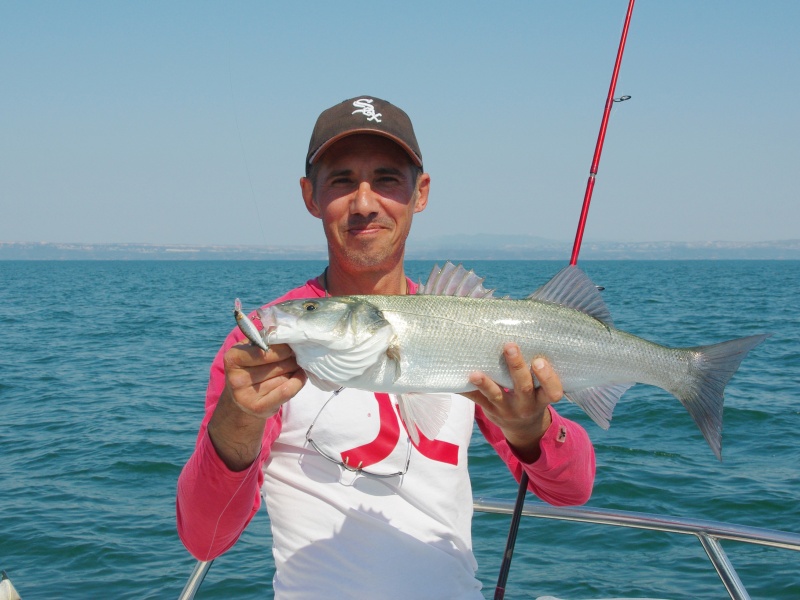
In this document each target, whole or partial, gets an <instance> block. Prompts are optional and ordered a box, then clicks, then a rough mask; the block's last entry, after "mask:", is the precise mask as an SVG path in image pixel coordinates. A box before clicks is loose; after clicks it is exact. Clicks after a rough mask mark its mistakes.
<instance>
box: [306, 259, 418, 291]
mask: <svg viewBox="0 0 800 600" xmlns="http://www.w3.org/2000/svg"><path fill="white" fill-rule="evenodd" d="M319 282H320V285H321V286H322V287H323V288H324V289H325V291H326V293H327V294H328V295H330V296H350V295H369V294H383V295H403V294H407V293H408V281H407V280H406V275H405V271H404V270H403V263H402V261H401V262H399V263H398V264H397V265H396V266H395V267H394V268H392V269H391V270H389V271H385V270H380V271H379V270H375V271H371V270H364V271H358V272H350V271H346V270H343V269H341V268H338V266H337V265H336V264H335V263H333V262H332V263H331V264H330V265H329V266H328V267H327V268H326V269H325V271H324V272H323V274H322V275H320V277H319Z"/></svg>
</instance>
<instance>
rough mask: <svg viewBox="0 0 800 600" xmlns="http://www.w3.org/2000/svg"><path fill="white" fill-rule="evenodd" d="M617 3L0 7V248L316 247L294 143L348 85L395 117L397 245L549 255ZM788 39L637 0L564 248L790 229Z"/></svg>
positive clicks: (788, 25) (577, 179) (582, 148)
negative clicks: (405, 125) (466, 242)
mask: <svg viewBox="0 0 800 600" xmlns="http://www.w3.org/2000/svg"><path fill="white" fill-rule="evenodd" d="M626 7H627V1H626V0H614V1H612V0H604V1H600V0H593V1H579V0H557V1H556V0H553V1H548V2H543V1H533V0H531V1H525V2H522V1H521V2H492V3H489V2H465V1H461V2H455V1H453V2H433V1H427V2H426V1H405V2H382V1H378V0H376V1H373V2H355V3H340V2H282V3H278V2H230V3H228V2H191V3H190V2H160V1H159V2H148V1H139V2H80V1H76V2H35V1H33V2H10V1H7V0H0V90H2V92H1V93H0V211H2V212H0V214H1V215H2V216H1V217H0V241H14V240H15V241H49V242H144V243H175V244H177V243H185V244H313V243H317V242H319V241H320V240H321V239H322V231H321V227H320V225H319V222H318V221H317V220H315V219H314V218H312V217H311V216H309V215H308V214H307V213H306V212H305V209H304V208H303V206H302V202H301V199H300V194H299V186H298V183H297V181H298V179H299V177H300V176H301V175H302V172H303V159H304V156H305V152H306V148H307V145H308V138H309V135H310V133H311V128H312V126H313V123H314V120H315V119H316V117H317V115H318V113H319V112H320V111H321V110H323V109H325V108H327V107H328V106H330V105H332V104H334V103H336V102H339V101H341V100H344V99H345V98H349V97H352V96H355V95H359V94H369V95H376V96H378V97H382V98H385V99H387V100H390V101H391V102H394V103H395V104H398V105H399V106H401V107H402V108H404V109H405V110H406V111H407V112H408V113H409V114H410V115H411V117H412V119H413V121H414V124H415V128H416V130H417V136H418V138H419V141H420V145H421V148H422V153H423V158H424V160H425V167H426V170H427V171H429V172H430V173H431V176H432V188H431V198H430V204H429V207H428V209H427V210H426V211H425V212H423V213H421V214H420V215H418V216H417V218H416V221H415V224H414V233H413V236H417V237H419V238H422V237H426V238H430V237H433V236H436V235H439V234H465V233H468V234H481V233H487V234H501V233H513V234H526V233H527V234H533V235H538V236H541V237H546V238H551V239H557V240H565V241H570V240H572V238H573V236H574V232H575V225H576V223H577V219H578V215H579V211H580V205H581V201H582V198H583V192H584V188H585V185H586V178H587V175H588V170H589V165H590V163H591V157H592V152H593V150H594V145H595V141H596V138H597V132H598V128H599V124H600V118H601V116H602V112H603V106H604V102H605V97H606V94H607V92H608V84H609V80H610V76H611V70H612V67H613V62H614V57H615V55H616V50H617V45H618V42H619V35H620V32H621V29H622V23H623V19H624V15H625V10H626ZM799 26H800V2H796V1H795V0H783V1H777V0H775V1H765V2H754V1H748V2H740V1H735V0H727V1H721V0H720V1H710V0H703V1H702V2H699V1H697V0H673V1H666V0H657V1H656V0H638V2H637V5H636V8H635V10H634V14H633V21H632V24H631V29H630V34H629V38H628V45H627V48H626V52H625V58H624V61H623V64H622V70H621V73H620V79H619V83H618V86H617V94H616V95H618V96H619V95H622V94H628V95H631V96H632V99H631V100H630V101H628V102H625V103H622V104H617V105H615V108H614V110H613V111H612V115H611V122H610V125H609V131H608V137H607V141H606V145H605V149H604V152H603V157H602V161H601V163H600V171H599V176H598V180H597V185H596V188H595V193H594V200H593V203H592V210H591V212H590V215H589V222H588V226H587V230H586V237H585V239H586V240H609V241H662V240H672V241H701V240H732V241H765V240H779V239H790V238H800V198H798V193H797V191H796V189H797V187H796V186H797V177H796V174H797V172H798V163H800V116H798V106H800V43H798V41H797V30H798V27H799ZM412 241H413V238H412Z"/></svg>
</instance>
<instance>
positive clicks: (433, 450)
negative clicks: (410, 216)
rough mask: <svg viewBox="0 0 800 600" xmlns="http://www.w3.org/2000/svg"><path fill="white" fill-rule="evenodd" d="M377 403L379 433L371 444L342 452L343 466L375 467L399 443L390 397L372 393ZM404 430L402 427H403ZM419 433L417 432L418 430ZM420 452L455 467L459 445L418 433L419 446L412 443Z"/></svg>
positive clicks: (398, 427)
mask: <svg viewBox="0 0 800 600" xmlns="http://www.w3.org/2000/svg"><path fill="white" fill-rule="evenodd" d="M375 399H376V400H377V401H378V414H379V416H380V422H381V426H380V430H379V431H378V435H377V436H376V438H375V439H374V440H372V441H371V442H369V443H367V444H364V445H362V446H357V447H355V448H352V449H351V450H345V451H344V452H342V461H343V462H346V464H351V465H360V466H361V468H365V467H368V466H370V465H374V464H375V463H379V462H380V461H382V460H384V459H386V458H387V457H388V456H389V455H390V454H391V453H392V451H393V450H394V449H395V448H396V447H397V444H398V442H399V441H400V419H398V417H397V416H396V415H395V412H394V410H393V406H392V401H391V399H390V398H389V394H377V393H376V394H375ZM403 426H404V427H405V424H404V425H403ZM417 431H419V430H417ZM412 443H413V444H414V447H415V448H416V449H417V450H419V453H420V454H422V455H423V456H426V457H427V458H430V459H431V460H435V461H438V462H442V463H445V464H449V465H457V464H458V446H457V445H456V444H451V443H450V442H445V441H442V440H429V439H428V438H426V437H425V436H424V435H423V434H422V432H419V443H418V444H416V443H414V442H413V441H412Z"/></svg>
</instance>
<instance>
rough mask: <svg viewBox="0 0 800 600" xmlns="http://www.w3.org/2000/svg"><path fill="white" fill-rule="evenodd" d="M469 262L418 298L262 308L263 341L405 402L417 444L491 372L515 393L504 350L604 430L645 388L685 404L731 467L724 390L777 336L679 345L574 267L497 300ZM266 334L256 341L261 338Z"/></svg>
mask: <svg viewBox="0 0 800 600" xmlns="http://www.w3.org/2000/svg"><path fill="white" fill-rule="evenodd" d="M483 281H484V280H483V279H482V278H479V277H478V276H477V275H475V273H474V272H473V271H467V270H466V269H464V267H463V266H461V265H458V266H455V265H453V263H449V262H448V263H446V264H445V266H444V267H442V268H439V267H438V266H435V267H434V269H433V270H432V271H431V275H430V276H429V278H428V280H427V282H426V283H425V284H420V286H419V290H418V292H417V294H414V295H402V296H383V295H361V296H359V295H354V296H336V297H326V298H312V299H305V300H289V301H286V302H282V303H279V304H275V305H272V306H269V307H267V308H262V309H258V310H257V311H256V313H257V315H258V317H259V320H260V321H261V324H262V327H263V329H261V330H258V328H257V327H255V325H253V329H255V330H256V331H257V335H254V334H253V333H252V331H250V332H249V334H248V332H247V331H245V334H246V335H247V336H248V339H251V341H252V342H253V343H263V344H265V345H267V346H269V345H271V344H288V345H289V346H290V347H291V348H292V350H293V351H294V354H295V356H296V360H297V363H298V365H299V366H300V367H301V368H302V369H303V370H304V371H305V372H306V373H307V375H308V377H309V379H310V380H311V381H312V382H313V383H314V385H316V386H317V387H319V388H321V389H323V390H331V391H333V390H337V389H340V388H342V387H350V388H355V389H361V390H366V391H371V392H384V393H392V394H396V395H397V397H398V405H399V409H400V413H401V417H402V418H403V421H404V423H405V425H406V429H407V430H408V432H409V434H410V436H411V437H412V438H414V439H416V440H418V439H419V433H420V432H421V433H422V434H424V435H425V436H426V437H428V438H429V439H434V438H435V436H436V434H437V433H438V431H439V430H440V428H441V426H442V425H443V423H444V421H445V419H446V417H447V411H448V410H449V404H448V401H447V399H446V398H447V397H449V394H450V393H464V392H469V391H472V390H475V389H476V388H475V386H473V385H472V384H470V382H469V375H470V374H471V373H473V372H475V371H483V372H484V373H486V374H487V375H488V376H489V377H491V378H492V379H493V380H494V381H496V382H497V383H498V384H500V385H501V386H504V387H507V388H511V387H513V384H512V379H511V375H510V373H509V371H508V367H507V365H506V362H505V359H504V356H503V347H504V345H505V344H506V343H508V342H515V343H516V344H518V345H519V347H520V350H521V352H522V354H523V355H524V356H525V357H526V359H527V360H528V361H531V360H533V359H534V358H536V357H544V358H545V359H547V360H548V361H549V362H550V364H551V365H552V367H553V369H554V370H555V372H556V373H557V374H558V376H559V378H560V380H561V383H562V386H563V389H564V396H565V397H566V398H567V399H568V400H570V401H572V402H574V403H575V404H577V405H578V406H580V407H581V408H582V409H583V411H584V412H586V414H588V415H589V417H591V419H592V420H593V421H594V422H595V423H597V425H599V426H600V427H602V428H603V429H608V427H609V426H610V424H611V423H610V422H611V418H612V413H613V411H614V408H615V406H616V404H617V401H618V400H619V398H620V397H621V396H622V395H623V394H624V393H625V391H627V390H628V389H629V388H630V387H631V386H633V385H634V384H636V383H642V384H648V385H653V386H656V387H659V388H661V389H663V390H666V391H667V392H669V393H671V394H672V395H673V396H675V397H676V398H677V399H678V400H679V401H680V402H681V404H683V406H684V407H685V408H686V409H687V411H688V412H689V414H690V415H691V417H692V419H693V420H694V422H695V423H696V424H697V426H698V427H699V429H700V431H701V432H702V434H703V437H704V438H705V440H706V442H707V443H708V445H709V446H710V447H711V450H712V451H713V452H714V455H715V456H716V457H717V458H718V459H719V460H722V413H723V403H724V390H725V386H726V385H727V384H728V381H729V380H730V379H731V377H732V376H733V375H734V373H735V372H736V371H737V370H738V368H739V365H740V364H741V362H742V360H743V359H744V357H745V356H746V355H747V354H748V352H750V350H752V349H753V348H755V347H756V346H758V345H759V344H760V343H762V342H763V341H764V340H765V339H766V338H767V337H769V336H770V335H771V334H760V335H751V336H748V337H742V338H739V339H734V340H729V341H724V342H720V343H717V344H713V345H705V346H695V347H687V348H671V347H668V346H663V345H660V344H657V343H655V342H651V341H648V340H646V339H644V338H641V337H638V336H636V335H633V334H631V333H627V332H625V331H622V330H620V329H616V328H615V327H614V324H613V321H612V318H611V314H610V312H609V310H608V307H607V306H606V304H605V302H604V301H603V299H602V297H601V294H600V291H599V290H598V287H597V286H595V285H594V283H592V281H591V280H590V279H589V277H588V276H587V275H586V273H584V272H583V270H581V269H580V268H579V267H577V266H572V265H571V266H567V267H565V268H563V269H562V270H561V271H559V272H558V273H557V274H556V275H555V276H554V277H553V278H552V279H551V280H550V281H549V282H547V283H546V284H544V285H543V286H541V287H540V288H539V289H537V290H536V291H535V292H533V293H532V294H530V295H529V296H528V297H527V298H523V299H511V298H497V297H494V294H493V290H487V289H486V288H484V287H483ZM251 336H254V337H255V339H253V337H251Z"/></svg>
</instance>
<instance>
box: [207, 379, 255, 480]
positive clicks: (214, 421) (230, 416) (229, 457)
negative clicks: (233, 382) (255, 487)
mask: <svg viewBox="0 0 800 600" xmlns="http://www.w3.org/2000/svg"><path fill="white" fill-rule="evenodd" d="M266 421H267V419H266V418H261V417H256V416H253V415H249V414H247V413H245V412H244V411H242V410H241V409H240V408H239V407H238V406H237V405H236V403H235V402H234V401H233V397H232V395H231V393H230V391H229V390H228V389H227V388H226V389H225V390H224V391H223V392H222V394H221V395H220V398H219V402H218V403H217V406H216V408H215V409H214V414H213V415H212V416H211V420H210V421H209V423H208V435H209V438H210V439H211V442H212V444H213V445H214V449H215V450H216V451H217V454H218V455H219V457H220V459H222V461H223V462H224V463H225V465H226V466H227V467H228V468H229V469H230V470H231V471H243V470H244V469H246V468H247V467H249V466H250V465H251V464H253V461H254V460H255V459H256V458H257V457H258V452H259V450H260V449H261V443H262V438H263V437H264V424H265V423H266Z"/></svg>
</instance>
